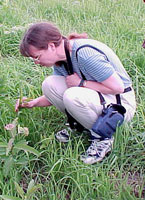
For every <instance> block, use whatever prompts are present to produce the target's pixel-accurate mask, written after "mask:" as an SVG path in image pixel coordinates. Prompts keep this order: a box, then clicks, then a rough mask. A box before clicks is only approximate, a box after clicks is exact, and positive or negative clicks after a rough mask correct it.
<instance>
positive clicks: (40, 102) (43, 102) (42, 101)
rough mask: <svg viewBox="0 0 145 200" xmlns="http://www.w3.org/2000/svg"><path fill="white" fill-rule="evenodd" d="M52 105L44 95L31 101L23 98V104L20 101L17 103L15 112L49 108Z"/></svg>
mask: <svg viewBox="0 0 145 200" xmlns="http://www.w3.org/2000/svg"><path fill="white" fill-rule="evenodd" d="M51 105H52V104H51V103H50V102H49V101H48V100H47V98H46V97H45V96H44V95H43V96H40V97H38V98H36V99H33V100H29V101H28V98H26V97H23V99H22V102H20V99H18V100H17V101H16V105H15V112H18V111H19V108H33V107H47V106H51Z"/></svg>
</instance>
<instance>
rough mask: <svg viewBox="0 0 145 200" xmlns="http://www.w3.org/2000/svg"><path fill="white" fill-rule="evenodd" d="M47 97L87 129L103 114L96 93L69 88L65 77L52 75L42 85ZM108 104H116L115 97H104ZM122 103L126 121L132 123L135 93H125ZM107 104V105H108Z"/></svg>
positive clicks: (81, 88) (108, 95) (89, 90)
mask: <svg viewBox="0 0 145 200" xmlns="http://www.w3.org/2000/svg"><path fill="white" fill-rule="evenodd" d="M42 91H43V94H44V95H45V97H46V98H47V99H48V101H49V102H51V103H52V104H53V105H54V106H55V107H56V108H58V109H59V110H60V111H61V112H64V113H65V109H67V111H68V112H69V113H70V114H71V115H72V117H74V118H75V119H76V120H77V121H78V122H79V123H80V124H82V125H83V126H84V127H85V128H87V129H91V128H92V125H93V124H94V123H95V121H96V120H97V118H98V116H99V115H100V114H101V113H102V108H103V107H102V105H101V104H100V98H99V95H98V93H97V92H96V91H94V90H91V89H88V88H83V87H71V88H68V87H67V85H66V82H65V77H64V76H57V75H52V76H49V77H48V78H46V79H45V80H44V82H43V83H42ZM103 96H104V98H105V101H106V103H107V104H110V103H116V96H115V95H110V94H107V95H103ZM120 96H121V103H122V105H123V106H124V107H125V108H126V114H125V120H126V121H130V120H131V119H132V118H133V116H134V113H135V109H136V102H135V95H134V91H133V90H132V91H130V92H127V93H123V94H121V95H120ZM107 104H106V105H107Z"/></svg>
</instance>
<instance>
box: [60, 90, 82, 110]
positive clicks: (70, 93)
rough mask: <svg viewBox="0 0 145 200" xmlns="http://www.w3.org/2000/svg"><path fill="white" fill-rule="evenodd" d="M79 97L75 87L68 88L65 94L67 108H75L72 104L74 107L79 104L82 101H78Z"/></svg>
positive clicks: (64, 100) (64, 101)
mask: <svg viewBox="0 0 145 200" xmlns="http://www.w3.org/2000/svg"><path fill="white" fill-rule="evenodd" d="M77 99H78V98H77V92H76V90H75V87H72V88H69V89H67V90H66V91H65V92H64V95H63V103H64V105H65V107H66V109H68V110H71V109H73V108H72V105H73V107H74V106H75V105H76V104H79V103H80V101H79V100H78V101H77ZM76 106H77V105H76Z"/></svg>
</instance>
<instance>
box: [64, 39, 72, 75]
mask: <svg viewBox="0 0 145 200" xmlns="http://www.w3.org/2000/svg"><path fill="white" fill-rule="evenodd" d="M64 49H65V55H66V59H67V63H66V64H65V65H64V67H65V69H66V71H67V73H68V74H69V75H71V74H73V73H74V72H73V65H72V61H71V58H70V53H69V50H68V46H67V40H64Z"/></svg>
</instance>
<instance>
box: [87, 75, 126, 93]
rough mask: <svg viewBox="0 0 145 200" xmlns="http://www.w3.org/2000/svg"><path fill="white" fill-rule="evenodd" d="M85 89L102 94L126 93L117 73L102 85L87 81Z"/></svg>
mask: <svg viewBox="0 0 145 200" xmlns="http://www.w3.org/2000/svg"><path fill="white" fill-rule="evenodd" d="M84 87H86V88H90V89H93V90H95V91H99V92H102V93H103V94H120V93H123V91H124V84H123V82H122V80H121V78H120V77H119V76H118V75H117V73H116V72H114V73H113V74H112V75H111V76H110V77H109V78H108V79H106V80H105V81H103V82H101V83H99V82H96V81H87V80H86V81H85V83H84Z"/></svg>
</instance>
